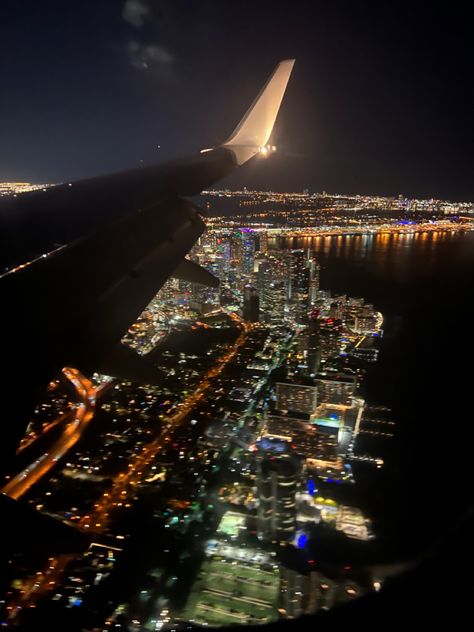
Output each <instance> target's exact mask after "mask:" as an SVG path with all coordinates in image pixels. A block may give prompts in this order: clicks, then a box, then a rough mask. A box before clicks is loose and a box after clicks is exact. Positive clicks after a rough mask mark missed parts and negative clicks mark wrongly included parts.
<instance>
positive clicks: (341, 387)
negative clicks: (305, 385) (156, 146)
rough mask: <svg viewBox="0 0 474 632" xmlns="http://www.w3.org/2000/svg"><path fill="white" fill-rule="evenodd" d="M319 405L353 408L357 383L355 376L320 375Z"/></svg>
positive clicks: (318, 381)
mask: <svg viewBox="0 0 474 632" xmlns="http://www.w3.org/2000/svg"><path fill="white" fill-rule="evenodd" d="M316 386H317V389H318V404H337V405H342V406H351V405H352V397H353V396H354V393H355V390H356V387H357V381H356V378H355V377H354V376H353V375H345V374H341V373H337V374H335V375H334V376H332V375H324V376H323V375H320V376H318V377H317V379H316Z"/></svg>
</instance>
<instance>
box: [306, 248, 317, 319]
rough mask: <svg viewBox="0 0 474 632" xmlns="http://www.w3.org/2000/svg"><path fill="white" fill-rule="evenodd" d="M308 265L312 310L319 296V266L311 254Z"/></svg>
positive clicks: (309, 302) (309, 297)
mask: <svg viewBox="0 0 474 632" xmlns="http://www.w3.org/2000/svg"><path fill="white" fill-rule="evenodd" d="M307 265H308V271H309V296H308V299H309V300H308V307H309V308H311V307H312V306H313V305H314V304H315V303H316V301H317V299H318V294H319V264H318V262H317V261H316V258H315V257H311V256H309V253H308V263H307Z"/></svg>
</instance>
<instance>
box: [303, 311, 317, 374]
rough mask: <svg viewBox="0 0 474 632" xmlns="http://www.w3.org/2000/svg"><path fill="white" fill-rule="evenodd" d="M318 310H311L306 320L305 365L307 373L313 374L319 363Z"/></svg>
mask: <svg viewBox="0 0 474 632" xmlns="http://www.w3.org/2000/svg"><path fill="white" fill-rule="evenodd" d="M318 316H319V312H318V311H317V310H313V311H312V312H311V314H310V317H309V322H308V349H307V356H306V366H307V373H308V375H315V374H316V373H317V372H318V371H319V365H320V364H321V338H320V335H319V319H318Z"/></svg>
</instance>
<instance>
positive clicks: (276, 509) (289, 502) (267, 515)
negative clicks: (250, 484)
mask: <svg viewBox="0 0 474 632" xmlns="http://www.w3.org/2000/svg"><path fill="white" fill-rule="evenodd" d="M299 469H300V468H299V463H298V461H297V460H296V459H295V458H294V457H292V456H290V455H282V456H279V457H277V456H267V455H264V456H263V458H261V460H259V462H258V472H257V489H258V500H259V506H258V536H259V538H260V539H264V540H291V539H292V538H293V536H294V533H295V527H296V501H295V497H296V492H297V486H298V475H299Z"/></svg>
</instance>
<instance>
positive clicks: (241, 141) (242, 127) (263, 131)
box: [222, 59, 295, 165]
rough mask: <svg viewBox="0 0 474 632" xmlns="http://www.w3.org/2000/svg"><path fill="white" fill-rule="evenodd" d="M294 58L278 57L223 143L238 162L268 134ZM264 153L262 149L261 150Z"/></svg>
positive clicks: (262, 143) (255, 151)
mask: <svg viewBox="0 0 474 632" xmlns="http://www.w3.org/2000/svg"><path fill="white" fill-rule="evenodd" d="M294 63H295V60H294V59H286V60H285V61H281V62H280V63H279V64H278V66H277V67H276V68H275V70H274V71H273V73H272V75H271V76H270V78H269V79H268V80H267V82H266V83H265V85H264V86H263V88H262V90H261V91H260V93H259V95H258V96H257V98H256V99H255V101H254V102H253V103H252V105H251V106H250V108H249V109H248V110H247V112H246V114H245V116H244V117H243V119H242V120H241V121H240V123H239V124H238V125H237V127H236V128H235V130H234V131H233V133H232V134H231V136H230V137H229V138H228V139H227V140H226V141H225V143H223V145H222V146H223V147H225V148H226V149H230V150H231V151H232V153H233V154H234V156H235V159H236V161H237V164H239V165H242V164H243V163H244V162H247V160H250V158H252V156H255V155H256V154H258V153H259V152H261V151H262V150H263V149H265V147H266V144H267V143H268V140H269V138H270V135H271V133H272V130H273V126H274V124H275V120H276V117H277V114H278V110H279V109H280V105H281V102H282V99H283V95H284V94H285V90H286V86H287V84H288V80H289V78H290V75H291V71H292V70H293V66H294ZM263 153H265V152H263Z"/></svg>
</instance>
